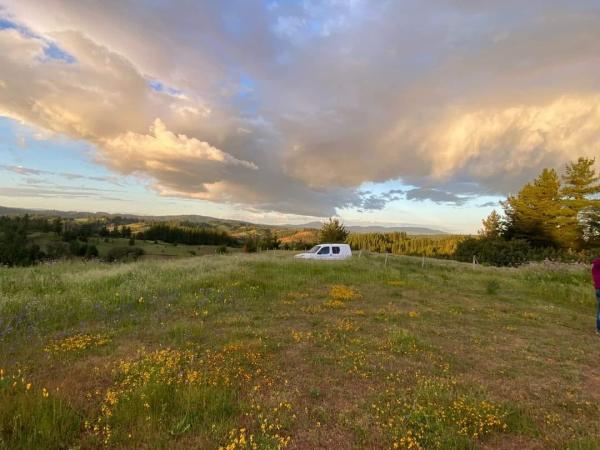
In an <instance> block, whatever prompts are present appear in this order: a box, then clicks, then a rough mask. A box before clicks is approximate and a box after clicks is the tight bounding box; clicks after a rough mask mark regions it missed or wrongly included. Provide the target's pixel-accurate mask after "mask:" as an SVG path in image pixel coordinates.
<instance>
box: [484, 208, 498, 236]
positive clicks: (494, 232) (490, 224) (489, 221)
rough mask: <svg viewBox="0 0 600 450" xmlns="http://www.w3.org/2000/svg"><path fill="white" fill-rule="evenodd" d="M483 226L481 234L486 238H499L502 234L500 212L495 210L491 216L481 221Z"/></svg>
mask: <svg viewBox="0 0 600 450" xmlns="http://www.w3.org/2000/svg"><path fill="white" fill-rule="evenodd" d="M481 223H482V225H483V228H482V229H481V230H479V234H480V235H481V236H483V237H486V238H499V237H500V236H501V235H502V231H503V230H502V219H501V217H500V214H498V213H497V212H496V210H493V211H492V212H491V213H490V215H489V216H487V217H486V218H485V219H483V220H482V221H481Z"/></svg>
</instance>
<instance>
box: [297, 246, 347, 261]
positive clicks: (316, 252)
mask: <svg viewBox="0 0 600 450" xmlns="http://www.w3.org/2000/svg"><path fill="white" fill-rule="evenodd" d="M351 256H352V250H351V249H350V246H349V245H348V244H319V245H315V246H314V247H313V248H311V249H310V250H308V251H306V252H304V253H299V254H297V255H295V256H294V258H298V259H319V260H325V261H337V260H341V259H346V258H350V257H351Z"/></svg>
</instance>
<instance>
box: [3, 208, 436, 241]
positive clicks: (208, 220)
mask: <svg viewBox="0 0 600 450" xmlns="http://www.w3.org/2000/svg"><path fill="white" fill-rule="evenodd" d="M22 214H32V215H38V216H49V217H63V218H66V219H82V218H86V217H97V218H101V217H108V218H113V217H122V218H127V219H134V220H139V221H151V222H171V221H173V222H190V223H196V224H206V225H209V226H223V227H232V226H233V227H236V228H238V227H259V228H273V229H305V228H316V229H318V228H321V225H322V222H318V221H315V222H308V223H304V224H300V225H290V224H288V225H269V224H256V223H252V222H246V221H243V220H233V219H218V218H216V217H210V216H201V215H196V214H182V215H168V216H143V215H137V214H127V213H121V214H112V213H106V212H84V211H58V210H53V209H26V208H11V207H5V206H0V216H9V215H22ZM346 228H347V229H348V230H349V231H350V232H352V233H393V232H404V233H406V234H412V235H415V234H419V235H439V234H447V233H446V232H444V231H441V230H436V229H432V228H427V227H419V226H389V227H388V226H378V225H348V226H346Z"/></svg>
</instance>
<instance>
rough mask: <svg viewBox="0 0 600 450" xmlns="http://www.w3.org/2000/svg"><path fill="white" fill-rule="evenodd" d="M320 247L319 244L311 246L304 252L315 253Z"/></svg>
mask: <svg viewBox="0 0 600 450" xmlns="http://www.w3.org/2000/svg"><path fill="white" fill-rule="evenodd" d="M320 248H321V246H320V245H315V246H314V247H313V248H311V249H310V250H308V251H307V252H306V253H317V251H318V250H319V249H320Z"/></svg>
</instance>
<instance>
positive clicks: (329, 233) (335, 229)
mask: <svg viewBox="0 0 600 450" xmlns="http://www.w3.org/2000/svg"><path fill="white" fill-rule="evenodd" d="M348 234H350V233H349V232H348V230H347V229H346V227H344V224H343V223H342V222H341V221H340V220H339V219H337V218H330V219H329V221H328V222H326V223H324V224H323V226H322V227H321V230H320V231H319V240H320V242H346V238H347V237H348Z"/></svg>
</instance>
